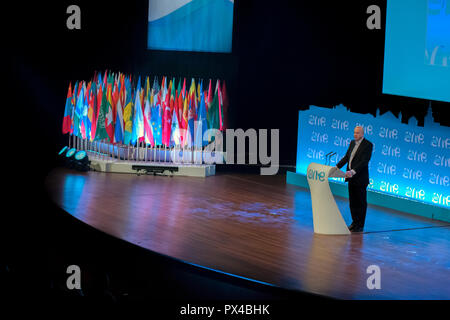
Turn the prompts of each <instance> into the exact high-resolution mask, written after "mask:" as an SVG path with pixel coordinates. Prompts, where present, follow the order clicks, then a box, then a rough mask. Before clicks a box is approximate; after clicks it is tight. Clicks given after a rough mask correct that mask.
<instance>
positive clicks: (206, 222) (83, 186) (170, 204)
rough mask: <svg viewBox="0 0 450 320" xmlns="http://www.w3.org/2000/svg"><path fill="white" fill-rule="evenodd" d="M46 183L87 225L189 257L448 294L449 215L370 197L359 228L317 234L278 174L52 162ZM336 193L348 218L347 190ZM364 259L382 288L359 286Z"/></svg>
mask: <svg viewBox="0 0 450 320" xmlns="http://www.w3.org/2000/svg"><path fill="white" fill-rule="evenodd" d="M46 188H47V190H48V193H49V195H50V196H51V197H52V199H53V201H55V202H56V203H57V204H58V205H59V206H60V207H61V208H62V209H64V210H65V211H67V212H68V213H69V214H71V215H73V216H74V217H76V218H77V219H79V220H81V221H83V222H85V223H86V224H89V225H91V226H93V227H95V228H96V229H98V230H101V231H103V232H106V233H108V234H110V235H112V236H115V237H117V238H121V239H123V240H126V241H128V242H131V243H133V244H136V245H138V246H141V247H143V248H146V249H149V250H152V251H155V252H158V253H161V254H164V255H167V256H170V257H173V258H175V259H178V260H182V261H185V262H187V263H190V264H195V265H199V266H202V267H206V268H210V269H214V270H217V271H220V272H225V273H229V274H232V275H236V276H239V277H244V278H248V279H251V280H255V281H258V282H262V283H265V284H270V285H274V286H278V287H283V288H288V289H294V290H300V291H304V292H311V293H315V294H319V295H324V296H328V297H333V298H340V299H450V224H449V223H445V222H439V221H435V220H429V219H426V218H422V217H418V216H413V215H409V214H406V213H401V212H397V211H392V210H387V209H384V208H380V207H376V206H371V205H369V207H368V212H367V219H366V229H365V232H364V233H363V234H352V235H350V236H329V235H328V236H326V235H317V234H314V233H313V222H312V211H311V199H310V195H309V191H308V190H306V189H303V188H299V187H296V186H293V185H288V184H286V177H285V175H276V176H259V175H250V174H228V173H227V174H225V173H217V175H216V176H212V177H208V178H192V177H167V176H136V175H132V174H114V173H99V172H86V173H82V172H76V171H71V170H68V169H63V168H58V169H55V170H53V171H52V172H51V173H50V174H49V176H48V177H47V179H46ZM336 202H337V205H338V207H339V209H340V210H341V212H342V213H343V216H344V219H345V221H346V222H347V224H350V213H349V209H348V201H347V199H344V198H337V199H336ZM371 265H377V266H379V268H380V271H381V289H372V290H370V289H368V287H367V279H368V278H369V276H370V275H371V274H368V273H367V268H368V267H369V266H371Z"/></svg>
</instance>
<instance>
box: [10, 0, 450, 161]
mask: <svg viewBox="0 0 450 320" xmlns="http://www.w3.org/2000/svg"><path fill="white" fill-rule="evenodd" d="M385 2H386V1H385V0H384V1H382V0H376V1H366V0H361V1H351V2H350V1H339V2H337V1H336V2H334V3H332V2H326V3H324V2H322V1H288V0H282V1H261V0H258V1H257V0H236V1H235V22H234V30H233V52H232V53H231V54H219V53H189V52H165V51H150V50H147V49H146V35H147V32H146V28H147V14H148V1H145V0H144V1H132V0H130V1H125V2H111V1H57V2H50V1H49V2H48V3H44V4H43V3H41V2H39V3H36V2H34V3H29V4H25V3H22V2H20V3H16V4H15V6H14V7H15V8H13V9H10V10H9V18H10V19H9V20H10V21H9V22H8V26H9V29H8V30H9V31H8V32H6V33H7V38H8V40H10V41H11V44H10V45H9V46H8V52H7V53H9V54H11V57H10V58H9V61H8V66H7V67H9V68H11V69H10V71H12V73H11V76H10V78H11V79H12V83H13V87H12V88H11V91H10V92H12V93H13V94H11V95H10V96H9V97H13V98H12V101H11V103H12V104H14V105H15V109H14V110H16V111H20V112H22V110H23V111H24V112H26V114H27V119H26V120H25V121H27V122H29V124H28V126H27V128H29V130H31V128H33V131H34V132H38V133H37V134H36V136H38V137H40V139H39V141H40V142H41V144H40V148H45V150H46V152H47V153H55V152H57V151H58V150H59V149H60V148H61V147H62V146H63V145H64V144H65V143H66V142H67V138H66V137H63V136H62V134H61V124H62V115H63V112H64V103H65V97H66V94H67V88H68V84H69V81H71V82H72V83H74V82H75V81H76V80H88V79H90V78H91V77H92V76H93V74H94V71H96V70H98V71H104V70H105V69H109V70H112V71H121V72H124V73H126V74H134V75H141V76H147V75H148V76H150V77H151V78H152V77H153V76H154V75H158V76H160V77H161V76H162V75H168V76H176V77H179V76H185V77H186V78H188V79H189V78H191V77H195V78H204V79H208V78H213V79H216V78H219V79H225V81H226V84H227V89H228V95H229V99H230V110H229V123H230V127H233V128H243V129H244V130H245V129H248V128H255V129H258V128H267V129H280V143H281V147H280V162H281V164H290V165H293V164H295V154H296V150H295V149H296V133H297V121H298V110H299V109H305V108H307V107H308V106H309V105H311V104H314V105H318V106H322V107H332V106H334V105H337V104H339V103H343V104H344V105H345V106H347V107H349V108H350V109H351V110H352V111H354V112H361V113H372V114H375V112H376V108H380V109H381V113H384V112H386V111H387V110H391V111H392V112H393V113H394V114H395V115H398V113H399V111H400V110H401V111H402V114H403V121H406V120H407V119H408V118H409V117H411V116H413V115H414V116H415V117H416V118H418V119H419V124H420V123H421V121H422V119H423V116H424V115H425V113H426V111H427V108H428V101H426V100H421V99H412V98H405V97H398V96H390V95H383V94H381V87H382V69H383V54H384V26H385V21H384V19H385V18H384V17H385V10H386V3H385ZM71 4H77V5H79V6H80V9H81V30H68V29H67V28H66V19H67V17H68V14H66V8H67V7H68V6H69V5H71ZM371 4H377V5H379V6H380V8H381V13H382V17H383V18H382V28H381V30H369V29H368V28H367V27H366V19H367V17H368V16H369V15H368V14H367V13H366V9H367V7H368V6H369V5H371ZM10 83H11V82H10ZM17 97H20V99H19V100H18V99H17ZM432 105H433V110H434V117H435V119H436V120H437V121H441V123H442V124H444V125H448V120H445V119H444V117H443V111H444V109H445V108H448V106H449V104H448V103H439V102H433V104H432ZM444 121H447V123H445V122H444ZM27 132H28V131H27ZM20 134H23V135H24V139H26V133H25V132H20Z"/></svg>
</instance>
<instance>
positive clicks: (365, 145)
mask: <svg viewBox="0 0 450 320" xmlns="http://www.w3.org/2000/svg"><path fill="white" fill-rule="evenodd" d="M354 146H355V140H352V142H350V145H349V146H348V150H347V153H346V154H345V156H344V157H343V158H342V159H341V160H340V161H339V162H338V164H337V165H336V166H337V167H338V168H339V169H340V168H342V167H343V166H344V165H345V164H346V163H348V161H349V160H350V155H351V154H352V150H353V147H354ZM372 149H373V144H372V142H370V141H369V140H367V139H366V138H364V139H363V140H362V141H361V144H360V145H359V148H358V150H357V151H356V153H355V156H354V157H353V160H352V169H353V170H355V172H356V174H355V175H354V176H353V177H351V178H346V179H345V181H348V182H349V183H352V184H355V185H356V184H357V185H368V184H369V161H370V158H371V157H372ZM347 170H348V165H347Z"/></svg>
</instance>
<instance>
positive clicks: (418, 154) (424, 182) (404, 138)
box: [296, 105, 450, 208]
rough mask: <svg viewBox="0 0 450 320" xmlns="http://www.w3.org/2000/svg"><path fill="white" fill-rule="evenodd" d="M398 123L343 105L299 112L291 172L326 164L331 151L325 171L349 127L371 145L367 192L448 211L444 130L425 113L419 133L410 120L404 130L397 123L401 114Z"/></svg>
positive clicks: (340, 152)
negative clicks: (361, 133)
mask: <svg viewBox="0 0 450 320" xmlns="http://www.w3.org/2000/svg"><path fill="white" fill-rule="evenodd" d="M399 118H400V119H399ZM399 118H397V117H396V116H394V115H393V114H392V113H391V112H390V111H388V112H386V113H384V114H382V115H380V114H379V111H378V112H377V116H376V117H374V116H373V115H371V114H360V113H353V112H350V111H348V110H347V108H346V107H345V106H343V105H338V106H336V107H334V108H331V109H330V108H321V107H317V106H310V107H309V109H308V110H303V111H300V112H299V122H298V125H299V128H298V140H297V163H296V172H297V173H301V174H304V175H306V171H307V167H308V165H309V164H310V163H311V162H317V163H320V164H326V162H327V158H326V154H328V153H329V152H332V151H333V152H336V155H334V156H332V157H331V158H330V159H329V165H331V166H335V165H336V164H337V162H339V160H340V159H342V157H344V155H345V153H346V151H347V149H348V146H349V144H350V142H351V141H352V139H353V130H354V127H355V126H357V125H362V126H363V127H364V132H365V134H364V137H365V138H366V139H368V140H369V141H371V142H372V143H373V145H374V149H373V153H372V158H371V160H370V163H369V176H370V185H369V186H368V188H369V189H370V190H373V191H377V192H382V193H386V194H390V195H395V196H398V197H402V198H408V199H413V200H416V201H421V202H425V203H429V204H433V205H436V206H442V207H445V208H449V207H450V190H449V189H450V188H449V186H450V176H449V175H450V171H449V167H450V128H449V127H445V126H441V125H439V123H436V122H434V120H433V117H432V112H431V109H430V110H429V111H428V114H427V116H426V117H425V120H424V126H423V127H421V126H418V124H417V120H416V119H415V118H414V117H412V118H410V119H409V121H408V124H406V123H402V122H401V114H400V115H399ZM345 168H346V167H343V168H342V170H345ZM330 179H331V180H333V181H334V182H336V183H342V184H344V183H345V182H344V179H342V178H330Z"/></svg>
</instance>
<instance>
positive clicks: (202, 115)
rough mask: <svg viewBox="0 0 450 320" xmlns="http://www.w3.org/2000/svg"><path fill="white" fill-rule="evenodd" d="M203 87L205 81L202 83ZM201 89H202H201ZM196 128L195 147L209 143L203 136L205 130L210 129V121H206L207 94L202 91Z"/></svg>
mask: <svg viewBox="0 0 450 320" xmlns="http://www.w3.org/2000/svg"><path fill="white" fill-rule="evenodd" d="M202 87H203V83H202ZM200 91H201V90H200ZM195 123H196V128H195V139H194V143H195V147H196V148H201V147H204V146H206V145H207V144H208V141H207V140H205V141H203V137H204V134H205V132H206V131H207V130H208V123H207V121H206V103H205V95H204V94H203V93H202V94H201V97H200V105H199V110H198V117H197V121H196V122H195Z"/></svg>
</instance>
